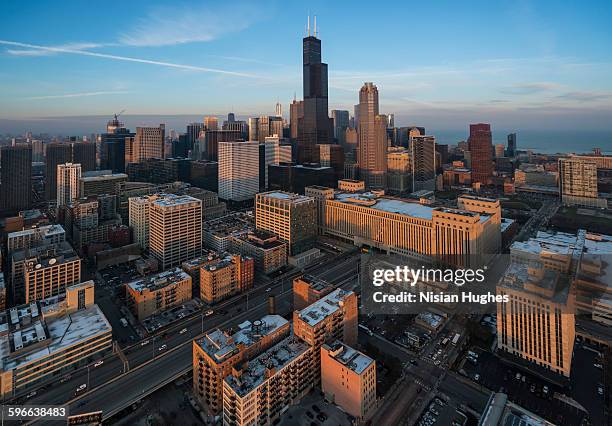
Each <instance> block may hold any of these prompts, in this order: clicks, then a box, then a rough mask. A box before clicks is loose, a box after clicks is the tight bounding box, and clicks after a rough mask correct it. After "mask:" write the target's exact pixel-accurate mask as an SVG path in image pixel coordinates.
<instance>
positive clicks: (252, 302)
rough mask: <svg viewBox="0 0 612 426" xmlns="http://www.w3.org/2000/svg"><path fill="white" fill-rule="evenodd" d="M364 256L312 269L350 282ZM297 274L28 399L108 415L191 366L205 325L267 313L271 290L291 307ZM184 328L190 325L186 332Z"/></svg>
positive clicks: (281, 309)
mask: <svg viewBox="0 0 612 426" xmlns="http://www.w3.org/2000/svg"><path fill="white" fill-rule="evenodd" d="M358 262H359V256H358V255H356V254H354V253H353V254H347V255H343V256H338V257H336V258H332V259H331V260H330V261H328V262H325V263H321V264H317V265H313V266H312V267H311V268H309V269H308V271H307V272H308V273H313V274H316V275H317V276H319V277H321V278H323V279H327V280H329V281H331V282H332V283H334V284H337V285H340V284H341V285H343V286H346V287H350V286H353V285H354V284H355V283H356V277H357V271H358ZM295 275H296V274H291V275H290V276H287V277H282V278H279V279H277V280H275V281H273V282H271V283H268V284H266V285H265V286H264V287H265V288H255V289H253V290H251V291H250V292H249V293H248V296H247V295H240V296H238V297H235V298H232V299H230V300H228V301H226V302H224V303H222V304H220V305H219V306H218V307H216V308H215V311H216V312H215V313H214V314H213V315H211V316H208V317H206V316H203V315H198V316H196V317H192V318H187V319H185V320H183V321H182V322H180V323H177V324H176V325H175V326H173V327H172V328H170V329H167V330H165V331H163V332H162V333H161V334H159V335H157V336H155V337H149V338H146V339H144V340H143V341H141V342H138V343H136V344H135V345H133V346H131V347H128V348H125V349H124V350H123V352H122V353H121V354H112V355H110V356H108V357H106V358H105V360H104V363H103V364H102V365H100V366H98V367H93V366H89V367H88V368H83V369H81V370H79V371H78V372H75V373H72V375H71V377H70V379H69V380H67V381H65V382H64V383H57V384H56V385H54V386H51V387H49V388H47V389H45V390H44V391H39V392H38V394H37V395H36V396H35V397H33V398H31V399H29V400H28V401H27V403H28V404H46V405H64V404H68V405H69V411H70V413H71V414H78V413H86V412H90V411H99V410H102V411H103V412H104V417H105V418H108V417H109V416H112V415H113V414H115V413H117V412H118V411H120V410H121V409H123V408H125V407H127V406H129V405H130V404H131V403H133V402H135V401H137V400H139V399H141V398H143V397H144V396H146V395H148V394H150V393H151V392H153V391H155V390H156V389H158V388H159V387H160V386H162V385H164V384H166V383H168V382H170V381H172V380H174V379H175V378H177V377H179V376H180V375H181V374H183V373H185V372H187V371H189V369H191V366H192V348H191V341H192V340H193V339H194V338H195V337H197V336H199V335H201V334H202V332H203V331H207V330H210V329H214V328H217V327H220V328H222V329H226V328H229V327H234V326H236V325H237V324H239V323H240V322H242V321H245V320H254V319H257V318H260V317H262V316H264V315H265V314H266V313H267V310H268V296H270V295H274V296H276V310H277V313H279V314H287V313H289V312H290V311H291V309H292V294H293V291H292V287H291V281H292V278H293V276H295ZM268 289H271V290H269V291H267V290H268ZM184 329H186V330H187V331H185V332H183V333H181V331H182V330H184ZM126 361H127V362H126ZM82 384H87V388H86V389H88V391H87V390H85V391H82V394H77V393H76V389H77V388H78V387H79V386H81V385H82Z"/></svg>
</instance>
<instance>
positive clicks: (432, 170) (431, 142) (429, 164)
mask: <svg viewBox="0 0 612 426" xmlns="http://www.w3.org/2000/svg"><path fill="white" fill-rule="evenodd" d="M435 154H436V139H435V138H434V137H433V136H421V135H419V136H413V137H411V138H410V159H411V160H412V167H411V169H412V191H413V192H416V191H421V190H427V191H434V190H435V189H436V156H435Z"/></svg>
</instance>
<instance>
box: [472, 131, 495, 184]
mask: <svg viewBox="0 0 612 426" xmlns="http://www.w3.org/2000/svg"><path fill="white" fill-rule="evenodd" d="M468 149H469V151H470V156H471V169H472V183H481V184H483V185H489V184H491V182H492V179H493V142H492V137H491V125H490V124H484V123H478V124H470V137H469V139H468Z"/></svg>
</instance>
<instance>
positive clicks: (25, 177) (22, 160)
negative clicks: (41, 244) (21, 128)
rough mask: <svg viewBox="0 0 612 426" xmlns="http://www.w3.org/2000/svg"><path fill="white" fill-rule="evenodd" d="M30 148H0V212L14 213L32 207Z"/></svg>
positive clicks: (19, 145)
mask: <svg viewBox="0 0 612 426" xmlns="http://www.w3.org/2000/svg"><path fill="white" fill-rule="evenodd" d="M31 181H32V147H31V146H30V145H25V144H17V145H15V146H3V147H1V148H0V211H2V212H5V213H16V212H18V211H20V210H28V209H30V208H31V207H32V184H31Z"/></svg>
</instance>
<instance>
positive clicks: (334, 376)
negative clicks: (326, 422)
mask: <svg viewBox="0 0 612 426" xmlns="http://www.w3.org/2000/svg"><path fill="white" fill-rule="evenodd" d="M321 391H322V392H323V394H324V395H325V397H326V399H328V400H329V401H333V402H334V404H337V405H339V406H340V407H342V409H343V410H344V411H345V412H346V413H348V414H350V415H351V416H353V417H355V418H356V419H359V421H360V422H365V421H366V420H367V419H368V418H369V417H370V415H371V414H372V413H373V412H374V408H375V406H376V362H375V361H374V360H373V359H372V358H370V357H369V356H367V355H365V354H363V353H362V352H359V351H358V350H356V349H353V348H351V347H350V346H348V345H345V344H344V343H342V342H341V341H339V340H336V341H335V342H333V343H329V344H324V345H323V346H322V347H321Z"/></svg>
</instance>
